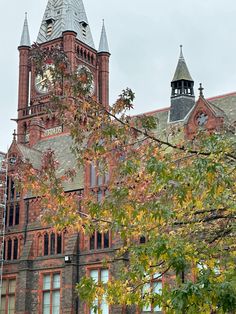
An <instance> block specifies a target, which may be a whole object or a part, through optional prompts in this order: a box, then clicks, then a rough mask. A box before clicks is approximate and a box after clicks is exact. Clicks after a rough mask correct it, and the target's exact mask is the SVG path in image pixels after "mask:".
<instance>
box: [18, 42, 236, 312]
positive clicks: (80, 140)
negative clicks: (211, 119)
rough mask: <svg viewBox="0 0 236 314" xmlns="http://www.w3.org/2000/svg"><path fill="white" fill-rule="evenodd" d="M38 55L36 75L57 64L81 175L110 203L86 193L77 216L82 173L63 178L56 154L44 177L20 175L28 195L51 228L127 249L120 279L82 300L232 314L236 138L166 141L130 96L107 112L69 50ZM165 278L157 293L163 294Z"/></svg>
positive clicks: (91, 286)
mask: <svg viewBox="0 0 236 314" xmlns="http://www.w3.org/2000/svg"><path fill="white" fill-rule="evenodd" d="M34 51H35V52H34V55H33V60H34V62H35V65H36V69H38V68H41V66H42V64H43V63H45V60H50V63H51V60H52V63H53V64H54V66H53V67H50V71H51V72H52V75H51V76H50V79H48V80H49V81H48V84H49V85H50V87H51V98H52V101H53V104H54V106H53V110H54V111H55V110H56V113H57V117H58V118H60V119H61V122H62V123H63V124H64V125H65V126H66V127H68V128H69V130H70V132H71V136H72V138H73V140H74V145H73V147H72V150H73V152H74V154H75V155H76V158H77V160H78V167H81V166H83V167H90V168H91V169H94V171H96V175H97V176H98V177H99V176H104V177H106V178H107V180H106V185H107V191H108V193H106V195H105V196H104V197H103V199H99V201H98V199H97V195H96V193H94V191H93V190H92V189H87V191H85V194H84V195H83V197H81V199H80V203H81V204H80V209H79V210H78V200H75V199H74V197H72V196H71V195H68V194H66V193H64V191H63V181H64V180H73V176H74V170H71V171H69V172H68V173H66V174H65V175H63V177H58V175H57V169H58V167H60V165H59V164H58V163H57V161H56V160H55V156H54V153H53V152H52V151H48V152H47V153H46V154H45V155H44V158H43V161H42V168H41V169H37V170H36V169H33V168H32V166H31V165H30V164H27V163H24V164H23V165H22V166H21V170H20V172H19V178H20V181H21V184H22V187H23V189H24V190H25V191H29V189H30V190H33V192H34V195H38V196H40V197H41V202H42V206H43V208H46V210H45V212H44V216H43V220H44V221H45V222H46V223H50V224H54V225H55V227H56V228H67V229H70V228H71V229H73V230H78V231H80V232H85V233H87V234H91V233H92V232H93V231H94V230H99V231H107V230H111V231H112V232H113V233H114V234H115V235H116V237H119V238H120V239H121V243H122V245H121V246H120V248H119V250H118V251H117V253H116V256H115V257H114V260H116V261H119V265H120V271H119V272H118V273H117V274H116V277H115V278H111V280H110V281H109V282H108V283H106V284H103V283H101V282H100V283H96V282H94V281H93V280H92V279H91V278H82V279H81V280H80V282H79V283H78V285H77V290H78V293H79V295H80V298H81V299H82V300H84V301H85V302H87V303H89V304H90V305H91V306H93V305H94V303H93V301H94V300H95V299H101V298H102V296H103V295H105V297H106V299H107V301H108V302H109V304H111V305H112V304H121V305H126V306H132V305H136V306H138V307H140V308H143V307H146V308H148V307H149V306H150V304H151V306H152V307H154V308H155V307H157V306H159V307H161V308H163V309H164V310H165V311H166V313H196V312H199V313H230V312H231V313H233V312H234V311H235V310H236V285H235V283H236V280H235V278H236V277H235V206H236V205H235V204H236V202H235V189H236V183H235V182H236V174H235V165H236V155H235V144H236V143H235V136H234V135H232V134H230V133H229V132H228V130H225V131H224V132H222V133H221V134H217V133H215V134H214V133H211V134H210V133H208V132H207V131H206V130H200V131H199V134H198V135H197V136H196V138H195V139H194V141H191V142H190V141H186V139H184V137H183V132H182V131H183V130H182V127H181V126H177V127H176V128H173V129H172V132H171V134H161V133H158V132H157V129H158V123H159V121H158V120H157V119H156V117H155V116H150V115H149V116H145V115H141V116H136V117H131V116H130V110H131V109H132V108H133V101H134V93H133V92H132V91H131V90H130V89H126V90H124V91H123V92H122V94H121V95H120V96H119V98H118V100H117V101H116V103H115V104H114V105H113V106H111V107H104V106H103V105H101V104H99V103H98V102H97V101H96V100H95V99H94V98H93V97H91V96H90V95H89V92H90V88H91V77H90V74H89V72H87V71H86V69H85V70H84V73H82V74H81V73H80V76H79V77H78V74H77V73H71V71H70V68H69V63H68V60H67V58H66V56H65V55H63V53H62V52H61V51H60V49H57V48H55V49H54V50H52V51H51V52H48V51H44V50H41V49H35V50H34ZM55 108H56V109H55ZM167 135H168V136H167ZM108 176H109V179H108ZM140 239H141V242H142V243H140ZM110 262H111V261H104V263H110ZM162 277H164V278H165V283H164V285H163V287H162V289H161V291H157V289H155V285H154V284H155V283H156V282H158V280H159V279H161V278H162ZM153 283H154V284H153ZM94 307H95V309H96V305H95V306H94Z"/></svg>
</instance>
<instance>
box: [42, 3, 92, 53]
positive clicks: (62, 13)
mask: <svg viewBox="0 0 236 314" xmlns="http://www.w3.org/2000/svg"><path fill="white" fill-rule="evenodd" d="M68 15H69V16H68ZM68 27H69V28H70V29H67V28H68ZM67 30H72V31H74V32H75V33H76V34H77V36H76V37H77V39H78V40H80V41H81V42H83V43H85V44H86V45H88V46H90V47H92V48H94V42H93V37H92V34H91V30H90V27H89V23H88V19H87V15H86V12H85V8H84V4H83V0H48V3H47V7H46V10H45V13H44V16H43V20H42V23H41V26H40V29H39V34H38V38H37V43H39V44H41V43H45V42H47V41H49V40H53V39H56V38H60V37H61V36H62V33H63V32H64V31H67Z"/></svg>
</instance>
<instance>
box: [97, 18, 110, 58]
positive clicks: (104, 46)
mask: <svg viewBox="0 0 236 314" xmlns="http://www.w3.org/2000/svg"><path fill="white" fill-rule="evenodd" d="M98 52H109V46H108V40H107V34H106V29H105V24H104V20H103V24H102V32H101V37H100V43H99V48H98Z"/></svg>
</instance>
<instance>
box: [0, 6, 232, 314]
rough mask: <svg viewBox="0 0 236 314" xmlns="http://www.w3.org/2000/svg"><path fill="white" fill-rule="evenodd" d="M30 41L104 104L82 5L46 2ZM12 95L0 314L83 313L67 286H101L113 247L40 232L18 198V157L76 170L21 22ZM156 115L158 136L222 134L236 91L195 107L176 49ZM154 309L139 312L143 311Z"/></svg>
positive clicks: (77, 189) (79, 187) (89, 176)
mask: <svg viewBox="0 0 236 314" xmlns="http://www.w3.org/2000/svg"><path fill="white" fill-rule="evenodd" d="M37 43H38V44H39V45H40V46H41V47H42V48H49V49H51V48H52V47H56V46H60V47H62V49H63V51H64V52H65V53H66V55H67V57H68V59H69V62H70V65H71V68H72V70H74V71H75V70H77V71H78V72H79V71H81V69H83V67H86V69H87V70H88V71H90V72H91V75H92V76H93V83H94V84H93V85H94V87H93V90H92V91H91V93H93V94H94V96H95V97H96V99H97V100H98V101H99V102H100V103H101V104H103V105H104V106H106V105H108V104H109V58H110V53H109V48H108V43H107V36H106V31H105V27H104V25H103V27H102V32H101V39H100V45H99V48H98V50H96V49H95V47H94V43H93V38H92V34H91V31H90V27H89V22H88V19H87V16H86V13H85V9H84V6H83V3H82V0H70V1H69V4H68V1H66V0H54V1H51V0H49V1H48V4H47V7H46V11H45V14H44V17H43V20H42V24H41V26H40V29H39V34H38V38H37ZM18 49H19V93H18V100H19V101H18V117H17V134H16V135H17V136H16V135H14V139H13V142H12V145H11V147H10V149H9V158H8V166H9V171H8V180H7V186H8V189H7V206H6V213H7V215H6V234H5V240H4V248H5V249H4V267H3V277H2V280H3V285H2V291H1V293H2V296H1V310H0V313H2V314H3V313H17V314H23V313H24V314H26V313H28V314H36V313H41V314H46V313H49V314H55V313H63V314H67V313H68V314H69V313H80V314H82V313H87V314H88V313H90V310H89V309H88V308H86V306H84V305H82V304H80V302H79V300H78V299H77V298H76V295H75V292H74V288H75V284H76V282H78V281H79V278H80V277H81V276H83V275H85V274H88V275H90V276H92V277H93V278H94V279H96V280H103V281H106V280H108V276H109V273H111V274H114V273H115V271H116V270H115V269H116V267H117V265H116V264H112V265H110V266H109V269H108V268H107V269H106V268H104V267H103V266H102V260H103V259H104V257H105V258H106V257H109V256H111V255H112V254H113V252H114V250H115V249H116V246H117V245H118V244H117V243H116V242H115V241H114V237H112V235H111V233H109V232H108V233H104V234H101V233H99V232H95V234H94V235H93V236H92V237H91V238H86V237H84V236H83V235H82V234H77V233H76V234H69V233H67V232H66V231H65V232H62V233H55V232H54V231H53V229H52V228H51V227H50V226H48V227H43V226H42V225H41V223H40V220H39V217H40V213H41V211H40V210H41V209H40V208H39V204H38V201H37V198H35V197H29V196H26V195H20V194H19V193H18V191H17V188H16V187H15V185H14V180H13V178H12V176H11V175H12V174H13V173H14V171H15V167H14V165H15V162H16V159H17V158H18V157H20V158H21V159H23V160H29V161H30V162H31V163H32V165H33V166H34V167H35V168H39V167H40V162H41V157H42V153H43V152H45V151H47V150H48V149H52V150H53V151H54V152H55V155H56V158H57V160H58V161H59V163H60V165H61V170H62V172H63V171H64V172H65V171H66V170H67V169H69V168H71V167H73V166H76V160H75V157H74V156H73V154H72V153H71V150H70V147H71V138H70V135H69V132H68V130H67V129H66V128H64V126H63V125H61V124H60V123H59V122H58V120H57V119H56V117H55V116H53V115H50V116H49V115H48V114H47V113H46V111H45V108H48V107H49V106H50V105H51V104H50V98H49V95H48V87H47V85H46V84H45V83H44V81H45V77H46V76H47V71H45V72H44V73H43V74H41V73H40V74H37V73H36V72H35V69H34V65H33V64H32V63H31V59H30V52H31V51H32V49H34V48H33V47H32V46H31V42H30V37H29V30H28V22H27V16H26V17H25V22H24V26H23V32H22V37H21V42H20V46H19V48H18ZM148 114H153V115H156V116H157V117H158V120H159V122H160V123H159V124H158V130H157V132H159V134H160V136H164V135H163V134H165V133H166V132H167V133H168V132H169V131H170V130H171V129H172V128H175V127H179V126H181V127H182V129H183V133H184V136H186V137H187V138H193V137H194V135H195V133H196V132H197V129H198V127H199V126H204V127H205V128H207V129H209V130H213V129H214V130H221V129H222V128H230V129H231V130H234V127H235V123H236V92H234V93H231V94H227V95H222V96H218V97H213V98H211V99H205V98H204V96H203V89H202V88H201V87H200V96H199V98H198V100H197V101H195V96H194V81H193V79H192V77H191V75H190V72H189V70H188V68H187V65H186V62H185V59H184V57H183V53H182V48H181V53H180V57H179V60H178V64H177V68H176V72H175V74H174V78H173V80H172V82H171V105H170V107H169V108H164V109H160V110H157V111H154V112H152V113H148ZM105 180H106V178H98V177H96V174H95V173H94V169H92V168H91V169H86V171H83V169H80V170H79V171H78V172H77V175H76V177H75V180H74V181H73V183H68V184H67V185H65V191H66V192H68V193H71V194H73V195H74V197H75V198H76V197H79V196H80V195H81V194H82V193H84V189H85V186H87V187H89V188H92V189H94V188H96V189H97V191H99V195H103V194H104V193H105V190H104V185H105ZM101 307H102V308H103V311H104V313H112V314H115V313H117V314H118V313H126V310H125V309H122V308H120V307H113V308H111V309H110V310H109V309H108V306H107V304H106V303H105V302H103V303H102V304H101ZM153 311H155V312H157V311H160V309H158V308H156V309H145V311H144V312H153Z"/></svg>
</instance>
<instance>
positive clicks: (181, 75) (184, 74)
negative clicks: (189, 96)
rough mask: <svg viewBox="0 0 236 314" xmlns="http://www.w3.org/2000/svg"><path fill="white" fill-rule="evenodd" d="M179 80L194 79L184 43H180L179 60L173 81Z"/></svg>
mask: <svg viewBox="0 0 236 314" xmlns="http://www.w3.org/2000/svg"><path fill="white" fill-rule="evenodd" d="M179 80H186V81H193V79H192V77H191V75H190V73H189V70H188V67H187V64H186V62H185V59H184V55H183V45H180V56H179V61H178V64H177V67H176V70H175V74H174V77H173V80H172V82H176V81H179Z"/></svg>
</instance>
